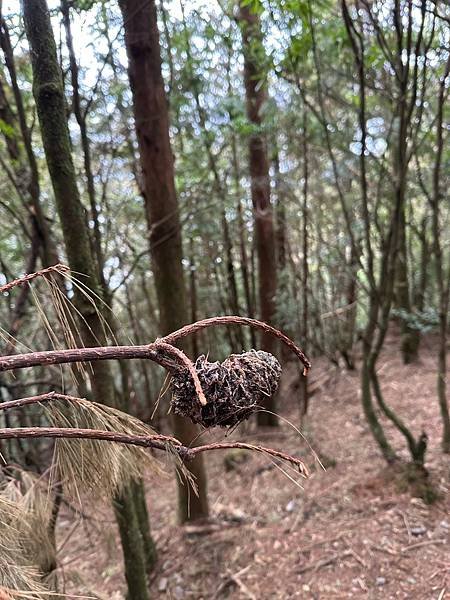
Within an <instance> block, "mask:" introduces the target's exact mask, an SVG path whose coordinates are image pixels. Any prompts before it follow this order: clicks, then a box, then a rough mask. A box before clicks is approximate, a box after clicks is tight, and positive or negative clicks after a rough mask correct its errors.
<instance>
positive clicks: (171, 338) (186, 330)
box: [159, 315, 311, 375]
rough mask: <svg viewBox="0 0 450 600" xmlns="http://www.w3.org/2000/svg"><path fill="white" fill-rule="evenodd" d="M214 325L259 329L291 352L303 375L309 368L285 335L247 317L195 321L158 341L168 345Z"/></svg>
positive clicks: (300, 351)
mask: <svg viewBox="0 0 450 600" xmlns="http://www.w3.org/2000/svg"><path fill="white" fill-rule="evenodd" d="M214 325H246V326H248V327H253V328H254V329H261V330H262V331H264V332H265V333H269V334H270V335H273V336H275V337H276V338H278V339H279V340H281V341H282V342H283V344H285V345H286V346H287V347H288V348H289V350H291V351H292V352H293V353H294V354H295V355H296V356H297V358H299V359H300V360H301V362H302V363H303V365H304V367H305V373H304V374H305V375H306V372H307V371H309V369H310V368H311V363H310V361H309V359H308V358H307V357H306V356H305V354H304V352H303V350H301V349H300V348H299V347H298V346H297V345H296V344H295V343H294V342H293V341H292V340H291V339H290V338H288V336H287V335H285V334H284V333H283V332H282V331H280V330H278V329H276V328H275V327H272V326H271V325H268V324H267V323H264V322H263V321H258V320H257V319H250V318H249V317H238V316H235V315H230V316H224V317H211V318H210V319H202V320H201V321H197V322H196V323H191V324H190V325H185V326H184V327H181V329H177V330H176V331H174V332H173V333H169V335H166V336H164V337H163V338H161V339H160V340H159V341H161V342H166V343H169V344H173V343H175V342H176V341H177V340H179V339H180V338H184V337H186V336H188V335H191V334H192V333H196V332H197V331H200V330H201V329H206V328H207V327H213V326H214Z"/></svg>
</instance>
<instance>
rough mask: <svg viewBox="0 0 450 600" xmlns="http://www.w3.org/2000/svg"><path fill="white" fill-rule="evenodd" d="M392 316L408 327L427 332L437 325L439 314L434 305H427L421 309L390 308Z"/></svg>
mask: <svg viewBox="0 0 450 600" xmlns="http://www.w3.org/2000/svg"><path fill="white" fill-rule="evenodd" d="M392 316H393V317H396V318H398V319H400V320H401V321H402V322H403V323H404V324H405V325H407V327H408V329H410V330H413V331H420V333H428V332H430V331H433V329H436V327H437V326H438V325H439V315H438V312H437V310H436V309H435V308H434V307H427V308H425V309H424V310H423V311H414V312H408V311H406V310H404V309H402V308H394V309H392Z"/></svg>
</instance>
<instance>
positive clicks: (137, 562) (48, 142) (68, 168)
mask: <svg viewBox="0 0 450 600" xmlns="http://www.w3.org/2000/svg"><path fill="white" fill-rule="evenodd" d="M23 13H24V21H25V28H26V34H27V37H28V41H29V44H30V50H31V60H32V67H33V94H34V97H35V101H36V107H37V112H38V118H39V123H40V128H41V135H42V141H43V144H44V151H45V156H46V160H47V165H48V169H49V173H50V178H51V182H52V186H53V192H54V195H55V201H56V207H57V210H58V214H59V218H60V221H61V225H62V230H63V236H64V242H65V246H66V252H67V258H68V261H69V265H70V268H71V269H72V270H73V271H74V272H78V273H83V275H84V276H85V277H86V279H85V282H84V283H85V285H87V287H88V288H89V289H90V291H91V293H92V294H94V295H99V296H100V295H101V291H100V286H99V280H98V272H97V269H96V268H95V263H94V259H93V256H92V253H91V249H90V243H89V234H88V230H87V226H86V221H85V217H84V211H83V206H82V204H81V200H80V196H79V192H78V187H77V182H76V175H75V169H74V164H73V160H72V155H71V151H70V139H69V128H68V124H67V116H66V105H65V97H64V90H63V82H62V76H61V70H60V66H59V63H58V58H57V54H56V44H55V39H54V36H53V31H52V27H51V22H50V15H49V11H48V7H47V4H46V0H27V1H26V2H24V3H23ZM74 303H75V306H76V309H77V311H78V312H79V314H80V315H81V317H82V318H81V319H80V336H81V341H82V343H83V344H84V345H85V346H97V345H99V344H100V345H101V344H103V343H104V342H105V335H104V331H103V327H102V322H101V318H100V315H99V313H98V312H97V311H96V309H95V307H94V306H93V305H92V304H91V303H90V302H89V301H88V300H87V299H86V297H85V296H84V295H83V294H81V293H79V292H77V290H75V297H74ZM90 373H92V375H91V386H92V390H93V394H94V398H95V400H96V401H97V402H100V403H102V404H109V405H111V404H113V403H114V385H113V378H112V374H111V371H110V366H109V364H108V363H107V362H103V361H102V362H99V361H96V362H95V363H94V364H93V365H92V370H91V371H90ZM115 511H116V518H117V521H118V524H119V530H120V535H121V539H122V547H123V552H124V561H125V575H126V579H127V583H128V590H129V596H130V598H133V600H135V599H136V600H147V599H148V591H147V576H146V568H145V567H146V565H145V557H144V550H143V544H142V537H141V534H140V531H139V528H138V526H137V524H138V520H137V516H136V511H135V508H134V502H133V501H132V497H131V494H130V491H129V490H126V491H125V492H124V493H123V494H122V495H121V497H120V498H116V500H115Z"/></svg>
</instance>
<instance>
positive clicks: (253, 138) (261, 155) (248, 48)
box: [239, 1, 277, 426]
mask: <svg viewBox="0 0 450 600" xmlns="http://www.w3.org/2000/svg"><path fill="white" fill-rule="evenodd" d="M248 4H249V3H248V2H244V1H242V2H241V4H240V9H239V22H240V24H241V31H242V47H243V54H244V83H245V94H246V101H247V118H248V120H249V121H250V122H251V123H252V124H253V126H254V132H253V133H252V134H251V135H250V137H249V147H248V149H249V162H250V178H251V194H252V203H253V210H254V219H255V232H256V252H257V258H258V280H259V284H258V285H259V312H260V318H261V320H262V321H265V322H266V323H272V324H273V322H274V320H275V301H276V298H275V296H276V292H277V264H276V253H275V228H274V223H273V211H272V206H271V203H270V178H269V159H268V155H267V145H266V140H265V137H264V135H263V134H262V132H261V126H262V122H263V118H262V109H263V107H264V104H265V102H266V99H267V90H266V85H265V76H264V74H261V72H262V71H264V67H265V65H264V62H265V61H264V57H265V54H264V48H263V45H262V34H261V25H260V20H259V17H258V15H257V14H256V13H253V12H252V11H251V9H250V7H249V6H248ZM261 57H263V59H261ZM261 347H262V349H263V350H266V351H267V352H271V353H273V354H275V353H276V342H275V340H274V339H273V338H272V337H271V336H268V335H266V334H263V335H262V336H261ZM266 408H267V409H268V410H270V411H271V412H272V413H274V412H275V402H274V399H273V398H272V399H270V400H268V401H267V403H266ZM258 423H259V424H260V425H270V426H275V425H277V418H276V416H275V415H274V414H271V413H266V412H261V413H259V414H258Z"/></svg>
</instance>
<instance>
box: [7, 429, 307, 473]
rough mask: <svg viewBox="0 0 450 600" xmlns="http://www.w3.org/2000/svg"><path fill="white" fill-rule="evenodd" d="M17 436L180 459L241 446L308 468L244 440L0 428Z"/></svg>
mask: <svg viewBox="0 0 450 600" xmlns="http://www.w3.org/2000/svg"><path fill="white" fill-rule="evenodd" d="M18 438H21V439H22V438H32V439H36V438H62V439H85V440H100V441H107V442H115V443H119V444H129V445H132V446H141V447H144V448H154V449H156V450H167V449H168V447H169V446H170V447H171V450H172V451H174V452H176V453H177V454H178V455H179V457H180V458H181V459H182V460H184V461H189V460H192V459H193V458H194V457H195V456H196V455H197V454H200V453H201V452H209V451H211V450H226V449H229V448H241V449H243V450H250V451H253V452H258V453H262V454H267V455H269V456H273V457H274V458H279V459H280V460H283V461H286V462H289V463H290V464H292V465H294V466H295V467H297V468H298V470H299V472H300V474H301V475H302V476H303V477H308V475H309V472H308V468H307V467H306V465H305V463H304V462H303V461H302V460H300V459H299V458H297V457H295V456H291V455H290V454H285V453H284V452H281V451H279V450H273V449H272V448H266V447H265V446H254V445H253V444H246V443H244V442H224V443H215V444H205V445H203V446H195V447H193V448H188V447H187V446H183V444H182V443H181V442H180V441H179V440H177V439H175V438H172V437H169V436H166V435H131V434H126V433H117V432H115V431H101V430H97V429H77V428H67V427H15V428H4V429H0V439H3V440H5V439H18Z"/></svg>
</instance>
